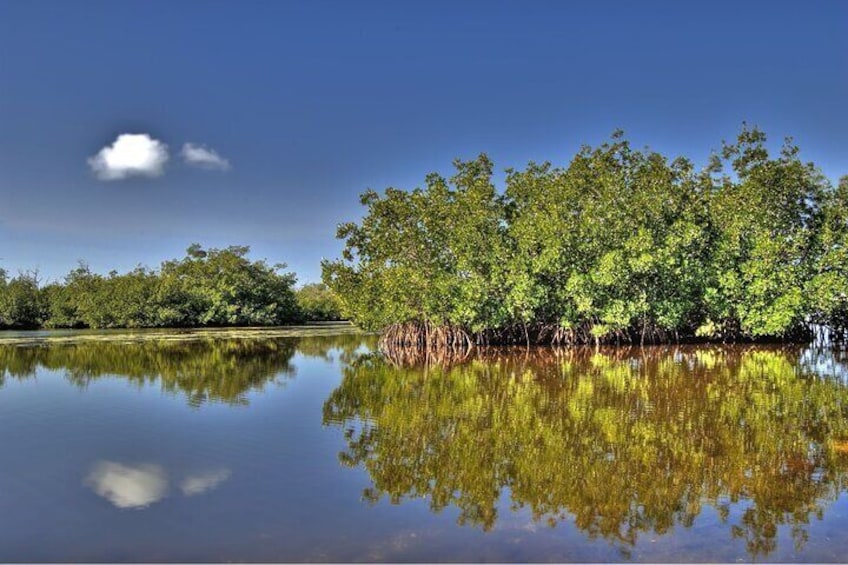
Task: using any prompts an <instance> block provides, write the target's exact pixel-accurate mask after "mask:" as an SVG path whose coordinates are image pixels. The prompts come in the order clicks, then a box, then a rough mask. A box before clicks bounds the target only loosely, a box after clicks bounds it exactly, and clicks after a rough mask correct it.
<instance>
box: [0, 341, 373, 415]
mask: <svg viewBox="0 0 848 565" xmlns="http://www.w3.org/2000/svg"><path fill="white" fill-rule="evenodd" d="M370 341H373V338H371V337H367V336H362V335H356V334H349V335H337V336H314V337H304V338H280V339H198V340H193V341H171V340H148V341H142V342H131V343H114V342H88V341H83V342H79V343H71V344H66V343H59V344H50V345H42V346H16V345H0V387H2V386H3V384H4V382H5V380H6V379H8V378H16V379H26V378H31V377H34V376H35V375H36V372H37V370H38V369H39V368H44V369H49V370H60V371H64V373H65V378H67V379H68V381H70V382H71V383H73V384H75V385H77V386H80V387H86V386H88V385H89V384H90V383H92V382H94V381H97V380H98V379H101V378H104V377H116V376H117V377H123V378H126V379H127V380H129V381H131V382H133V383H136V384H137V385H138V386H143V385H148V384H157V383H158V384H159V386H160V387H161V389H162V390H163V391H165V392H168V393H172V394H182V395H184V396H185V397H186V399H187V401H188V403H189V404H191V405H192V406H200V405H201V404H203V403H205V402H210V401H211V402H223V403H227V404H236V405H243V404H247V397H246V395H247V393H249V392H251V391H261V390H263V389H264V387H265V386H266V384H268V383H270V382H274V383H277V384H281V383H284V382H285V380H286V379H289V378H292V377H294V375H295V373H296V367H295V366H294V365H293V364H292V358H293V357H294V355H295V353H300V354H301V355H304V356H307V357H318V358H322V359H329V358H330V355H331V352H332V351H335V350H338V354H339V356H340V357H341V359H342V360H344V359H347V358H350V357H351V356H352V355H353V354H354V352H355V351H356V350H357V348H359V347H360V346H362V345H363V344H364V343H370Z"/></svg>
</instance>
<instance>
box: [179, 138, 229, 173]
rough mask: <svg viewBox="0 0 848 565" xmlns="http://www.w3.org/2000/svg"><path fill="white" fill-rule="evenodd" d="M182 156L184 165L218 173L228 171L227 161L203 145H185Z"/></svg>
mask: <svg viewBox="0 0 848 565" xmlns="http://www.w3.org/2000/svg"><path fill="white" fill-rule="evenodd" d="M182 155H183V160H184V161H185V162H186V163H188V164H189V165H194V166H195V167H200V168H202V169H214V170H218V171H228V170H230V162H229V161H228V160H227V159H225V158H224V157H222V156H221V155H219V154H218V152H217V151H215V150H214V149H211V148H208V147H204V146H203V145H198V144H196V143H186V144H184V145H183V150H182Z"/></svg>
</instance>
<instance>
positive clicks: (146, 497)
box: [86, 461, 168, 508]
mask: <svg viewBox="0 0 848 565" xmlns="http://www.w3.org/2000/svg"><path fill="white" fill-rule="evenodd" d="M86 484H87V485H88V486H90V487H91V488H92V490H94V492H96V493H97V494H98V495H100V496H102V497H103V498H105V499H107V500H108V501H109V502H111V503H112V504H114V505H115V506H117V507H118V508H144V507H145V506H149V505H150V504H153V503H154V502H156V501H157V500H159V499H161V498H162V497H163V496H165V491H166V490H167V489H168V480H167V478H166V477H165V470H164V469H162V467H160V466H159V465H149V464H146V465H138V466H135V467H132V466H129V465H122V464H121V463H115V462H112V461H100V462H98V463H97V464H96V465H95V466H94V467H93V468H92V470H91V473H89V475H88V478H87V479H86Z"/></svg>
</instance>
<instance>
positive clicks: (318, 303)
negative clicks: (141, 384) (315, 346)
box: [295, 283, 343, 321]
mask: <svg viewBox="0 0 848 565" xmlns="http://www.w3.org/2000/svg"><path fill="white" fill-rule="evenodd" d="M295 298H296V299H297V306H298V308H299V309H300V313H301V315H302V316H303V318H304V319H306V320H310V321H330V320H341V319H343V318H342V310H341V302H340V301H339V299H338V298H336V295H335V294H333V291H331V290H330V289H329V288H327V285H325V284H323V283H313V284H307V285H303V287H301V288H300V289H298V290H297V291H296V292H295Z"/></svg>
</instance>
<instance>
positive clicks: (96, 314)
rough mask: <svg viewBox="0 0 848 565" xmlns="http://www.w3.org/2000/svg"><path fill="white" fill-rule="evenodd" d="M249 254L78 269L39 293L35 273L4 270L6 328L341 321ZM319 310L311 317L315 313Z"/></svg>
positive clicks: (276, 268)
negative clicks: (103, 271)
mask: <svg viewBox="0 0 848 565" xmlns="http://www.w3.org/2000/svg"><path fill="white" fill-rule="evenodd" d="M249 251H250V248H249V247H246V246H231V247H227V248H225V249H203V248H202V247H201V246H200V245H197V244H194V245H192V246H190V247H189V248H188V250H187V251H186V256H185V257H184V258H182V259H175V260H170V261H165V262H164V263H162V265H161V267H160V268H159V270H158V271H157V270H152V269H148V268H146V267H138V268H136V269H134V270H132V271H130V272H128V273H124V274H118V273H117V272H115V271H113V272H111V273H109V274H108V275H106V276H103V275H100V274H96V273H93V272H92V271H91V270H90V269H89V268H88V266H86V265H85V264H83V263H81V264H80V265H79V267H77V268H76V269H74V270H72V271H71V272H70V273H68V275H67V276H66V277H65V279H64V281H62V282H52V283H49V284H46V285H41V284H40V281H39V278H38V275H37V273H34V272H24V273H20V274H19V275H18V276H16V277H13V278H10V277H9V276H8V275H7V273H6V272H5V271H3V270H0V327H2V328H18V329H30V328H39V327H47V328H150V327H198V326H254V325H259V326H268V325H281V324H290V323H295V322H300V321H304V320H320V319H339V310H338V308H336V309H335V310H334V309H333V303H334V302H333V301H334V300H335V298H334V297H333V296H332V294H331V293H330V292H329V290H328V289H326V287H324V286H323V285H307V286H306V287H304V288H303V289H301V290H299V291H296V290H295V282H296V277H295V275H294V274H292V273H288V272H284V270H283V269H284V268H285V265H281V264H278V265H269V264H268V263H266V262H265V261H264V260H260V261H252V260H250V259H249V258H248V257H247V255H248V253H249ZM313 308H314V309H313Z"/></svg>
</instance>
